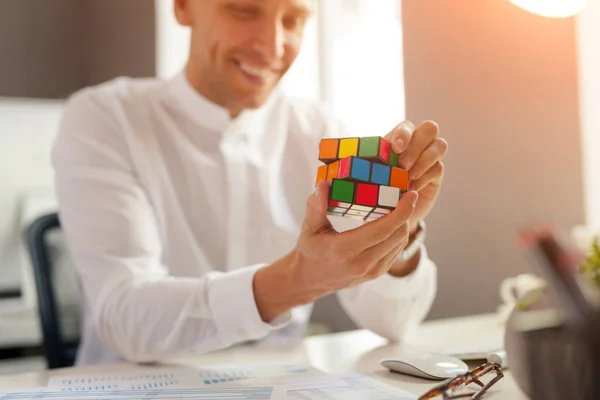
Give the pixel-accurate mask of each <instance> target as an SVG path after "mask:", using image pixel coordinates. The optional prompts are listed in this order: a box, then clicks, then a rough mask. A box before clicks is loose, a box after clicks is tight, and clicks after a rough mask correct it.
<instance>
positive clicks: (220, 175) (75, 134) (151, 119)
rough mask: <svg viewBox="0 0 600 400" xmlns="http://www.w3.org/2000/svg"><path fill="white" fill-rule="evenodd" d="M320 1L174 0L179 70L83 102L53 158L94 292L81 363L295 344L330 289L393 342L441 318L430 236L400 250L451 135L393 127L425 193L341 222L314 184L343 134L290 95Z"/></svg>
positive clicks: (83, 271) (434, 191) (437, 180)
mask: <svg viewBox="0 0 600 400" xmlns="http://www.w3.org/2000/svg"><path fill="white" fill-rule="evenodd" d="M309 7H310V1H309V0H203V1H199V0H175V3H174V10H175V14H176V17H177V19H178V21H179V22H180V23H181V24H183V25H186V26H190V27H191V32H192V36H191V47H190V55H189V60H188V63H187V65H186V68H185V71H184V72H183V73H182V74H181V75H180V76H178V77H176V78H175V79H173V80H170V81H167V82H162V81H158V80H152V79H150V80H141V79H139V80H134V79H117V80H114V81H111V82H108V83H105V84H103V85H99V86H98V87H95V88H88V89H85V90H83V91H81V92H80V93H77V94H76V95H74V96H73V97H72V98H71V99H69V102H68V104H67V107H66V110H65V114H64V117H63V121H62V124H61V128H60V132H59V135H58V138H57V140H56V143H55V145H54V148H53V156H52V159H53V164H54V167H55V170H56V189H57V195H58V199H59V207H60V210H59V211H60V218H61V222H62V225H63V227H64V231H65V234H66V236H67V241H68V244H69V248H70V254H71V257H72V259H73V261H74V264H75V266H76V269H77V272H78V275H79V278H80V282H81V284H82V289H83V295H84V296H83V301H84V304H85V311H84V315H85V323H84V327H83V337H82V344H81V347H80V351H79V354H78V360H77V362H78V364H90V363H103V362H111V361H116V360H118V359H127V360H131V361H136V362H151V361H154V360H157V359H160V358H163V357H167V356H171V355H176V354H179V353H183V352H190V351H196V352H208V351H213V350H218V349H222V348H225V347H228V346H232V345H234V344H237V343H241V342H246V341H251V340H264V341H270V340H277V339H290V338H291V339H292V340H297V339H298V338H300V337H301V335H302V333H303V329H304V328H305V326H306V323H307V321H308V319H309V317H310V313H311V307H312V306H311V304H312V303H313V302H314V301H315V300H316V299H317V298H319V297H321V296H324V295H327V294H329V293H333V292H337V294H338V297H339V299H340V301H341V304H342V306H343V307H344V308H345V310H346V311H347V312H348V314H349V315H350V317H351V318H352V319H354V321H356V322H357V323H358V324H359V325H360V326H362V327H365V328H368V329H371V330H373V331H374V332H376V333H378V334H381V335H383V336H385V337H388V338H390V339H391V340H402V339H403V337H404V336H405V335H406V334H407V333H408V332H409V331H410V330H411V329H413V328H414V327H415V326H417V325H418V323H419V322H420V321H421V320H422V319H423V318H424V317H425V315H426V314H427V312H428V310H429V308H430V306H431V303H432V301H433V298H434V296H435V290H436V282H435V279H436V270H435V265H434V264H433V262H432V261H431V260H429V258H428V257H427V254H426V253H425V249H424V247H423V246H420V247H419V246H417V250H418V251H416V252H411V253H406V252H405V251H404V249H405V248H406V247H407V245H409V243H412V242H413V241H414V239H415V237H417V236H418V233H419V232H420V230H421V229H422V224H420V222H421V221H422V220H423V219H424V218H425V216H426V215H427V214H428V213H429V211H430V210H431V208H432V206H433V205H434V203H435V201H436V198H437V195H438V192H439V188H440V185H441V181H442V175H443V168H442V159H443V157H444V155H445V153H446V148H447V146H446V142H445V141H444V140H443V139H441V138H439V137H438V128H437V126H436V125H435V124H434V123H431V122H425V123H423V124H421V125H420V126H419V127H417V128H416V129H414V127H411V125H410V124H409V123H404V124H401V125H399V126H398V127H397V128H396V129H395V130H393V131H392V132H390V133H389V134H388V135H387V138H388V139H389V140H391V141H393V148H394V150H396V151H397V152H399V153H401V163H402V165H403V166H404V167H405V168H407V169H408V170H409V175H410V179H411V189H413V190H411V191H410V192H408V193H407V194H406V195H404V197H403V198H402V199H401V201H400V202H399V203H398V207H397V209H396V210H395V211H394V212H392V213H391V214H389V215H387V216H385V217H383V218H381V219H379V220H377V221H374V222H371V223H368V224H364V225H362V226H360V227H358V228H356V229H349V230H346V231H344V232H338V231H336V230H335V229H334V228H333V226H332V225H331V223H330V221H329V220H328V218H327V216H326V206H327V191H328V186H327V183H325V182H320V183H319V184H318V185H317V187H316V189H315V187H314V186H315V185H314V177H315V173H316V166H317V164H318V161H317V153H318V145H319V141H320V139H321V138H322V137H324V136H326V135H329V136H334V137H335V136H340V135H342V134H343V133H344V132H343V131H342V130H341V127H340V125H339V124H337V123H335V122H334V121H333V120H332V119H330V118H328V117H327V116H326V114H325V113H324V112H322V111H321V109H320V108H319V107H317V106H315V105H310V104H305V103H303V102H299V101H296V100H292V99H289V98H286V97H285V96H283V95H281V94H280V93H279V92H278V91H277V90H276V86H277V83H278V82H279V80H280V79H281V77H282V76H283V75H284V74H285V72H286V71H287V70H288V69H289V67H290V66H291V65H292V63H293V61H294V60H295V58H296V56H297V54H298V51H299V49H300V45H301V42H302V37H303V30H304V25H305V22H306V19H307V18H308V17H309V14H310V8H309ZM365 79H368V77H365ZM349 84H350V83H349ZM413 131H414V132H413ZM370 134H377V133H375V132H372V133H370ZM311 192H312V193H311ZM307 198H308V200H307ZM343 229H346V228H343ZM417 244H418V243H417ZM412 253H414V254H412Z"/></svg>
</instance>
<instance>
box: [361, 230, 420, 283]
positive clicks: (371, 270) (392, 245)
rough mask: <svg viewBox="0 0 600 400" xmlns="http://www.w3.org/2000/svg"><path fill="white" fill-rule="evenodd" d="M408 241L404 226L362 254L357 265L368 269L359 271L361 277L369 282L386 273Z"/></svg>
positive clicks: (407, 232)
mask: <svg viewBox="0 0 600 400" xmlns="http://www.w3.org/2000/svg"><path fill="white" fill-rule="evenodd" d="M408 239H409V229H408V224H404V225H402V226H401V227H400V228H399V229H398V230H396V232H394V234H393V235H392V236H391V237H390V238H389V239H387V240H386V241H384V242H381V243H379V244H378V245H376V246H373V247H371V248H370V249H368V250H366V251H365V252H363V253H362V254H361V256H360V257H359V261H358V265H367V266H370V267H368V268H366V270H363V271H361V272H362V276H363V277H364V278H366V279H368V280H370V279H375V278H377V277H378V276H380V275H381V274H382V273H384V272H387V270H389V268H390V267H391V265H392V262H393V260H394V259H395V258H396V257H397V256H398V253H399V252H400V251H401V250H402V249H403V248H404V247H406V245H407V244H408Z"/></svg>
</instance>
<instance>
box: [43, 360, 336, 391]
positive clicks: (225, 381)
mask: <svg viewBox="0 0 600 400" xmlns="http://www.w3.org/2000/svg"><path fill="white" fill-rule="evenodd" d="M320 376H325V374H324V373H323V372H321V371H319V370H316V369H314V368H311V367H307V366H301V365H281V364H247V365H246V364H237V365H227V364H226V365H214V366H206V365H203V366H197V367H174V368H168V369H156V370H152V371H151V372H147V373H130V374H127V373H125V374H88V375H73V376H60V377H54V378H51V379H50V380H49V381H48V387H50V388H57V389H61V390H68V391H79V392H81V391H98V390H125V389H126V390H136V389H137V390H146V389H165V388H190V387H193V388H208V387H213V386H223V385H226V386H272V385H277V384H283V383H287V382H290V381H296V380H298V379H307V378H310V377H320Z"/></svg>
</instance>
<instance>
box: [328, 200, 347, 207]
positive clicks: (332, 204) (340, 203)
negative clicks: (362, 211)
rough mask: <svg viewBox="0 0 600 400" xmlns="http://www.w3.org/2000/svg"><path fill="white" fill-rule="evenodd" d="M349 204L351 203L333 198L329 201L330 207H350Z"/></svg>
mask: <svg viewBox="0 0 600 400" xmlns="http://www.w3.org/2000/svg"><path fill="white" fill-rule="evenodd" d="M351 205H352V203H345V202H343V201H335V200H330V201H329V206H330V207H341V208H350V206H351Z"/></svg>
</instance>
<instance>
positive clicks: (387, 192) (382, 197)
mask: <svg viewBox="0 0 600 400" xmlns="http://www.w3.org/2000/svg"><path fill="white" fill-rule="evenodd" d="M399 200H400V189H399V188H395V187H391V186H379V205H380V206H382V207H396V205H397V204H398V201H399Z"/></svg>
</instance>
